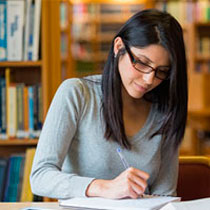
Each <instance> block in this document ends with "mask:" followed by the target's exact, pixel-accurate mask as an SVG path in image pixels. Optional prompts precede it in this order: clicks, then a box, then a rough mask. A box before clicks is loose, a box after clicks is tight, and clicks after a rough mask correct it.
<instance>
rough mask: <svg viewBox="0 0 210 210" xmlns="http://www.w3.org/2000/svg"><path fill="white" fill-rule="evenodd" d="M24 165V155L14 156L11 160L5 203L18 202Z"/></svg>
mask: <svg viewBox="0 0 210 210" xmlns="http://www.w3.org/2000/svg"><path fill="white" fill-rule="evenodd" d="M23 163H24V157H23V156H22V155H13V156H11V157H10V159H9V168H8V175H7V182H6V188H5V195H4V201H6V202H17V201H18V191H19V190H20V189H19V184H20V178H21V176H22V175H21V173H22V172H21V170H22V168H23V167H22V164H23Z"/></svg>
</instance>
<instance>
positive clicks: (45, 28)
mask: <svg viewBox="0 0 210 210" xmlns="http://www.w3.org/2000/svg"><path fill="white" fill-rule="evenodd" d="M18 1H19V0H18ZM20 1H21V0H20ZM14 2H15V1H14ZM25 2H26V1H25ZM27 2H30V0H29V1H27ZM35 2H41V10H40V11H41V15H40V16H41V20H40V26H39V27H40V44H39V51H38V58H37V59H26V60H25V58H24V57H23V58H22V59H21V60H11V59H10V60H8V61H5V60H1V61H0V77H1V78H5V79H6V80H8V79H9V84H11V85H12V86H15V87H17V86H18V85H19V84H24V86H26V87H28V86H33V85H38V84H39V85H40V86H41V89H40V93H41V95H42V97H41V100H40V101H39V102H40V107H41V109H42V111H41V112H42V123H43V121H44V118H45V116H46V113H47V110H48V108H49V105H50V102H51V100H52V98H53V95H54V93H55V91H56V90H57V88H58V86H59V84H60V83H61V74H60V60H59V56H58V57H57V49H58V48H59V47H60V43H59V42H57V40H59V38H60V34H59V33H57V34H56V31H55V30H54V23H56V18H58V19H59V13H57V16H56V13H55V14H54V13H53V12H54V11H56V10H57V6H58V5H59V1H51V0H42V1H39V0H36V1H35ZM0 3H1V2H0ZM25 6H26V5H25ZM0 9H1V5H0ZM10 14H11V13H10ZM0 21H1V20H0ZM57 22H58V23H57V24H59V21H57ZM25 24H26V23H25ZM23 30H25V29H23ZM0 39H1V38H0ZM22 44H23V43H22ZM23 49H24V47H23V46H22V50H23ZM23 56H24V55H23ZM0 59H1V57H0ZM8 72H9V73H8ZM8 75H9V76H8ZM5 82H6V81H5ZM5 88H6V89H7V90H8V87H6V86H5ZM7 90H6V91H5V93H6V94H7ZM0 98H1V97H0ZM15 103H17V102H15ZM6 108H7V106H6ZM22 111H25V110H22ZM7 115H8V113H7ZM7 115H6V116H7ZM0 117H2V115H0ZM0 137H2V135H0ZM37 142H38V136H33V138H31V137H30V136H28V137H25V136H24V137H23V138H20V137H17V135H15V136H12V137H11V136H9V137H8V138H7V139H4V138H0V154H1V155H0V169H1V170H2V167H3V166H4V165H5V159H8V160H9V161H10V158H11V157H12V158H13V157H14V156H18V159H19V158H20V157H21V159H22V160H23V159H24V158H22V157H24V156H25V161H28V157H27V156H28V153H31V155H29V156H30V157H29V159H30V165H28V166H27V167H28V169H27V174H26V175H25V172H24V176H27V177H29V173H30V167H31V163H32V160H33V155H34V151H35V148H36V145H37ZM29 151H33V152H29ZM15 161H16V160H15ZM23 163H24V162H23ZM21 164H22V163H21ZM26 165H27V164H26ZM22 167H23V166H22ZM24 170H25V166H24ZM1 172H2V171H1ZM1 174H2V173H1ZM7 175H8V174H7ZM13 175H14V174H13ZM22 175H23V174H22ZM8 176H9V175H8ZM14 176H15V175H14ZM27 177H26V179H25V178H24V181H25V182H27V187H25V189H24V190H25V191H24V192H26V193H25V194H27V195H28V198H29V197H30V200H27V199H28V198H24V199H25V200H24V199H22V201H32V200H31V199H33V195H32V193H31V191H30V188H29V179H28V178H27ZM16 179H18V178H17V176H16ZM1 180H2V175H1V176H0V181H1ZM5 183H6V182H5ZM1 189H2V186H1V188H0V197H1V199H2V198H3V197H2V194H1V193H2V192H1ZM21 196H22V195H21ZM36 199H38V197H37V198H36ZM6 201H11V200H7V199H6ZM13 201H15V200H13Z"/></svg>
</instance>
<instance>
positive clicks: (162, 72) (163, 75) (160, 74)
mask: <svg viewBox="0 0 210 210" xmlns="http://www.w3.org/2000/svg"><path fill="white" fill-rule="evenodd" d="M125 49H126V51H127V52H128V55H129V57H130V59H131V63H132V65H133V67H134V68H135V69H136V70H137V71H139V72H142V73H144V74H149V73H151V72H152V71H154V72H155V77H156V78H158V79H160V80H167V79H168V78H169V75H170V68H169V67H157V68H153V67H152V66H149V65H148V64H146V63H144V62H142V61H141V60H140V59H138V60H136V59H135V58H134V55H133V54H132V52H131V50H130V48H129V47H128V46H127V45H125ZM160 68H161V69H160Z"/></svg>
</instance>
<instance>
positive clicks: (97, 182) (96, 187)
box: [86, 179, 109, 197]
mask: <svg viewBox="0 0 210 210" xmlns="http://www.w3.org/2000/svg"><path fill="white" fill-rule="evenodd" d="M108 182H109V181H108V180H103V179H94V180H93V181H92V182H91V183H90V184H89V185H88V187H87V189H86V196H87V197H106V196H105V191H106V190H107V185H108Z"/></svg>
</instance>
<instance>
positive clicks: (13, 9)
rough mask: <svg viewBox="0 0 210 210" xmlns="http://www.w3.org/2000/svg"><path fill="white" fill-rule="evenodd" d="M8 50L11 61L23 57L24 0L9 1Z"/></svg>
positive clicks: (8, 57) (19, 59) (8, 58)
mask: <svg viewBox="0 0 210 210" xmlns="http://www.w3.org/2000/svg"><path fill="white" fill-rule="evenodd" d="M7 14H9V15H7V50H8V56H7V60H9V61H21V60H22V59H23V24H24V1H23V0H8V1H7Z"/></svg>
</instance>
